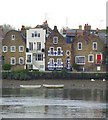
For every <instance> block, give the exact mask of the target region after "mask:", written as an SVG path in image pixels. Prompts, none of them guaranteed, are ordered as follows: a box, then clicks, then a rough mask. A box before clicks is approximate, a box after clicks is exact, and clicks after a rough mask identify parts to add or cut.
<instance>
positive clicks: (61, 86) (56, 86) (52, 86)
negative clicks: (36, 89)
mask: <svg viewBox="0 0 108 120" xmlns="http://www.w3.org/2000/svg"><path fill="white" fill-rule="evenodd" d="M43 87H46V88H63V87H64V85H48V84H43Z"/></svg>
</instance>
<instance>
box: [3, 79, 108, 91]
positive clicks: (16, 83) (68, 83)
mask: <svg viewBox="0 0 108 120" xmlns="http://www.w3.org/2000/svg"><path fill="white" fill-rule="evenodd" d="M43 84H57V85H58V84H64V88H71V89H81V88H82V89H91V88H92V89H106V81H102V80H95V81H91V80H26V81H20V80H6V79H4V80H2V88H19V87H20V85H43Z"/></svg>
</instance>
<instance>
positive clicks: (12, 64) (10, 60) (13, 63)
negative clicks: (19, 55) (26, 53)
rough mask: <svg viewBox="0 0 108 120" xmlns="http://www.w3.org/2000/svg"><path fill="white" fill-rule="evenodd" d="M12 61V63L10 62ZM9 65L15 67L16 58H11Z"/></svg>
mask: <svg viewBox="0 0 108 120" xmlns="http://www.w3.org/2000/svg"><path fill="white" fill-rule="evenodd" d="M13 60H14V63H13V62H12V61H13ZM10 64H11V65H15V64H16V58H15V57H11V58H10Z"/></svg>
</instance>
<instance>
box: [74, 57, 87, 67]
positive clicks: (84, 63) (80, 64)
mask: <svg viewBox="0 0 108 120" xmlns="http://www.w3.org/2000/svg"><path fill="white" fill-rule="evenodd" d="M78 57H84V60H85V61H84V63H77V61H76V60H77V58H78ZM75 63H76V64H78V65H84V64H85V63H86V57H85V56H75Z"/></svg>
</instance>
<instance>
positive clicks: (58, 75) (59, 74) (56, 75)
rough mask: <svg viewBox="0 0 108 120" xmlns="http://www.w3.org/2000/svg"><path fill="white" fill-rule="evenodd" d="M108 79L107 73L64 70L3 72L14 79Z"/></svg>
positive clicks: (5, 76) (3, 74)
mask: <svg viewBox="0 0 108 120" xmlns="http://www.w3.org/2000/svg"><path fill="white" fill-rule="evenodd" d="M92 78H93V79H99V80H100V79H103V78H104V79H106V80H107V79H108V74H107V73H77V72H76V73H72V72H67V71H65V70H63V71H52V72H40V71H32V72H31V71H28V70H21V71H11V72H2V79H14V80H37V79H57V80H58V79H63V80H65V79H69V80H75V79H79V80H86V79H92Z"/></svg>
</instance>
